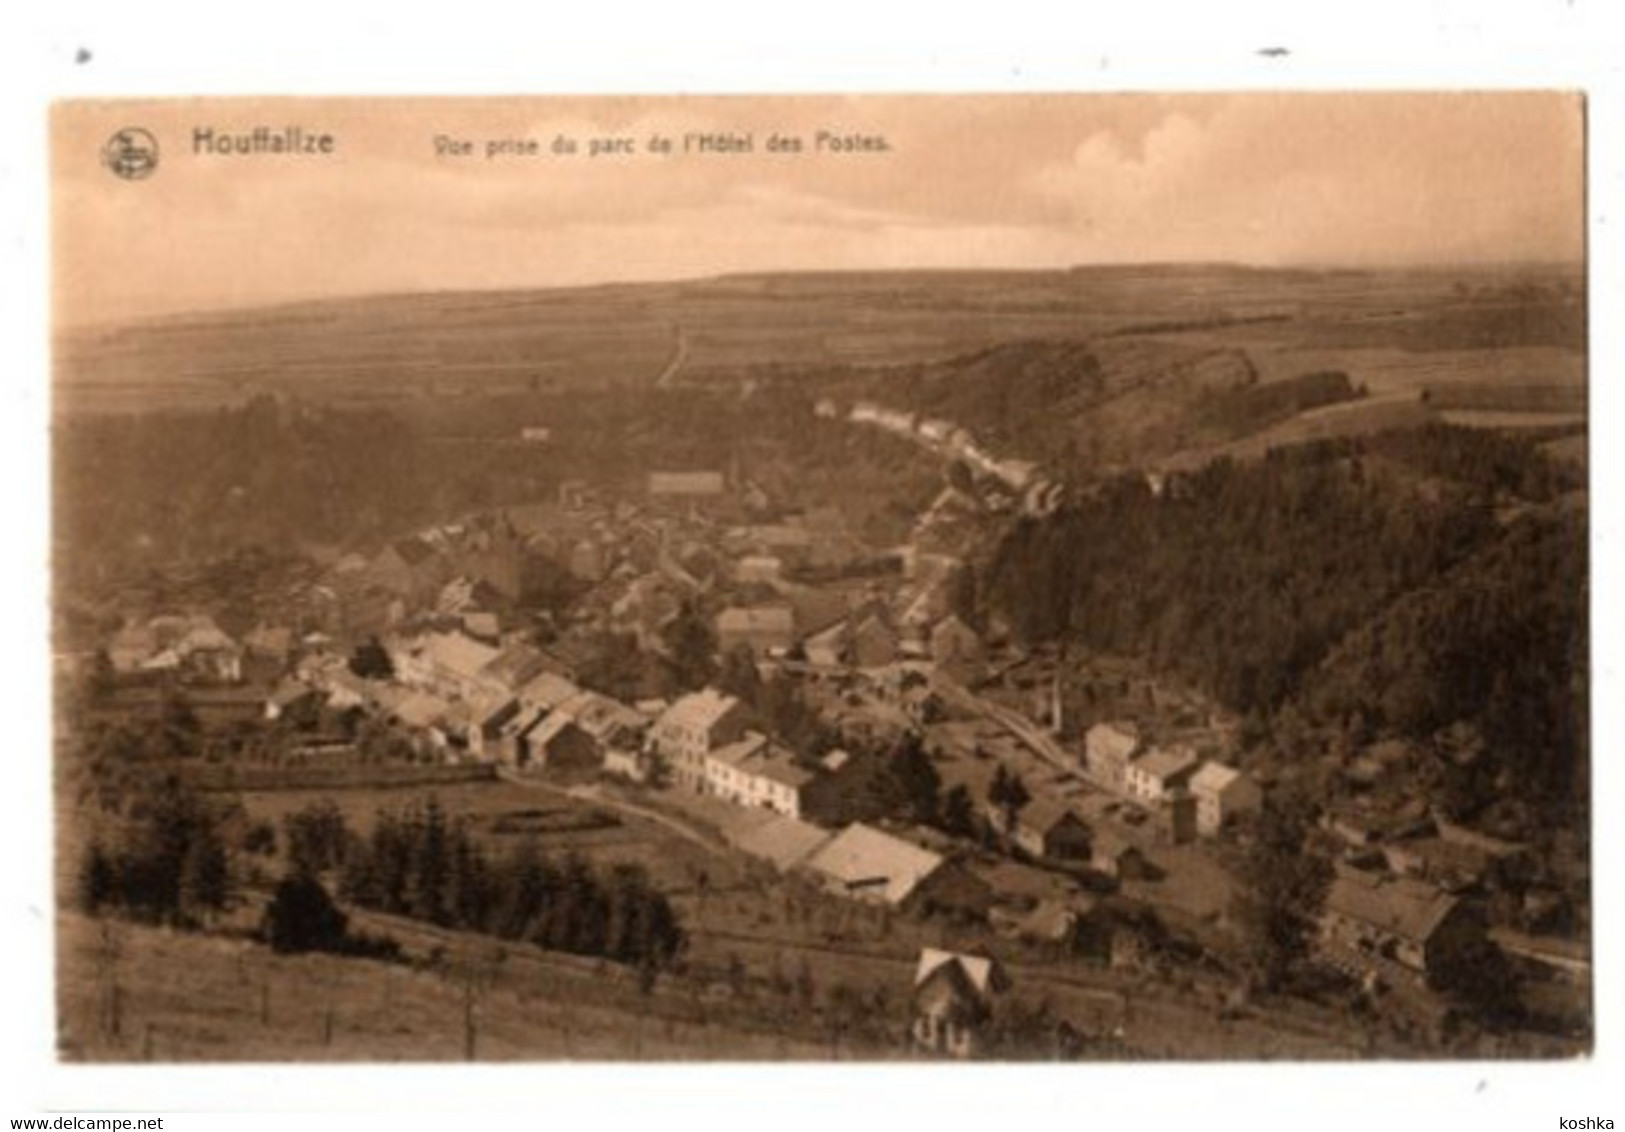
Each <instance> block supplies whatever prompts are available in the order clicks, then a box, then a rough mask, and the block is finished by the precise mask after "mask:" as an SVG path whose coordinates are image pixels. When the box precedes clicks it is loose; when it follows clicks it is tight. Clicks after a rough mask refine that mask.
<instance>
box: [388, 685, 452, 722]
mask: <svg viewBox="0 0 1625 1132" xmlns="http://www.w3.org/2000/svg"><path fill="white" fill-rule="evenodd" d="M449 707H450V705H448V704H447V703H446V701H445V700H443V699H441V698H440V697H439V696H432V695H430V694H429V693H428V692H413V693H412V694H411V695H409V696H407V697H406V698H405V699H403V700H402V701H401V702H400V703H398V704H396V705H395V717H396V718H397V719H399V720H400V721H401V722H402V723H404V724H406V725H407V726H408V727H431V726H433V725H434V724H436V723H439V722H440V720H441V719H443V718H444V717H445V715H446V712H447V710H448V709H449Z"/></svg>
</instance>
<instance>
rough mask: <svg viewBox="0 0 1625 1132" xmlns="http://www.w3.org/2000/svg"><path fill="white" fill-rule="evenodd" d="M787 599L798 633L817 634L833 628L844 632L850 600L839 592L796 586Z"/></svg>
mask: <svg viewBox="0 0 1625 1132" xmlns="http://www.w3.org/2000/svg"><path fill="white" fill-rule="evenodd" d="M789 597H790V605H791V606H792V607H793V608H794V610H795V618H796V629H797V631H798V632H801V633H818V632H822V631H824V630H826V629H831V628H835V627H840V628H841V629H842V630H843V631H844V630H845V627H846V615H847V613H848V612H849V611H850V610H851V599H850V598H849V597H848V596H847V595H846V594H844V593H842V592H841V591H839V590H830V589H818V588H817V587H812V586H798V587H796V588H795V589H794V590H792V591H791V592H790V595H789Z"/></svg>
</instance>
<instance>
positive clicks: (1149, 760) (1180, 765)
mask: <svg viewBox="0 0 1625 1132" xmlns="http://www.w3.org/2000/svg"><path fill="white" fill-rule="evenodd" d="M1201 763H1202V759H1201V756H1199V755H1198V754H1197V753H1196V751H1195V750H1193V749H1192V748H1190V747H1187V746H1183V745H1179V746H1172V747H1158V748H1156V749H1154V750H1152V751H1149V752H1147V753H1146V754H1144V755H1141V756H1140V757H1139V758H1137V759H1133V760H1131V761H1130V762H1129V764H1128V765H1127V766H1126V767H1124V768H1123V786H1124V788H1125V789H1126V790H1127V791H1128V793H1129V795H1130V796H1131V797H1133V798H1135V799H1136V800H1138V801H1140V802H1143V803H1145V804H1147V805H1153V804H1155V803H1157V802H1160V801H1162V800H1163V799H1164V798H1166V797H1168V795H1170V794H1171V793H1173V792H1174V791H1175V790H1178V789H1179V788H1181V787H1183V786H1184V785H1185V784H1186V783H1188V782H1189V781H1190V780H1191V778H1192V777H1193V776H1194V775H1195V774H1196V769H1197V767H1199V766H1200V765H1201Z"/></svg>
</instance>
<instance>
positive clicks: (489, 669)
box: [480, 644, 547, 690]
mask: <svg viewBox="0 0 1625 1132" xmlns="http://www.w3.org/2000/svg"><path fill="white" fill-rule="evenodd" d="M546 671H547V662H546V660H545V659H543V657H542V654H541V653H540V652H538V651H537V650H536V649H534V648H532V647H531V646H529V645H523V644H520V645H511V646H510V647H508V648H506V649H503V650H502V651H501V652H500V653H498V654H497V655H496V656H494V657H492V658H491V660H490V661H489V662H487V664H486V665H485V667H484V668H482V669H480V679H481V680H489V681H491V682H492V683H494V684H500V685H502V686H503V687H505V688H511V689H514V690H518V689H519V688H520V687H522V686H524V685H525V684H526V683H527V682H528V681H530V680H533V679H535V678H536V677H537V676H539V675H541V674H542V673H544V672H546Z"/></svg>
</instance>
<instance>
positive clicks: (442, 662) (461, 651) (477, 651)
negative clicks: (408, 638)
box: [423, 633, 497, 679]
mask: <svg viewBox="0 0 1625 1132" xmlns="http://www.w3.org/2000/svg"><path fill="white" fill-rule="evenodd" d="M423 652H424V654H425V656H426V657H427V659H428V660H429V661H431V662H432V663H434V664H436V665H438V666H439V667H441V668H444V669H446V670H448V671H450V672H452V673H454V674H456V675H457V676H459V677H462V678H465V679H473V678H474V677H475V676H477V675H479V672H480V670H481V669H482V668H484V667H485V666H486V665H487V664H489V663H491V661H492V660H493V659H494V658H495V657H496V655H497V650H496V649H494V648H492V647H491V646H490V645H484V644H481V643H480V642H479V641H476V640H475V639H474V638H473V637H465V636H464V635H463V634H461V633H432V634H430V635H429V637H428V638H427V639H426V640H425V641H424V643H423Z"/></svg>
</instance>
